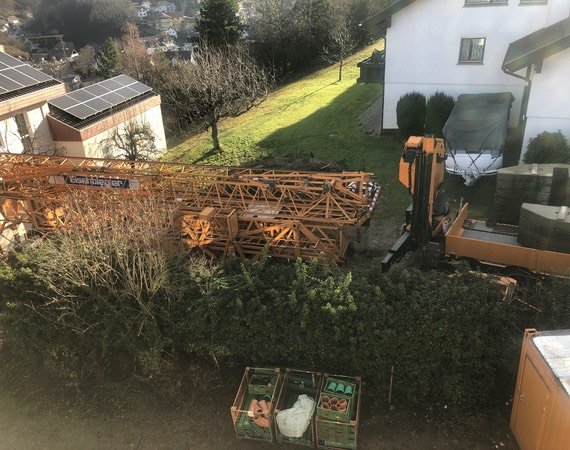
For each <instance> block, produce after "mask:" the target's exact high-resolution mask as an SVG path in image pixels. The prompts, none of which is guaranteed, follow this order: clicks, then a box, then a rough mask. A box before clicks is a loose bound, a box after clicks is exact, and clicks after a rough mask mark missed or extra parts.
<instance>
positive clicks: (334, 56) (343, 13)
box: [323, 1, 357, 81]
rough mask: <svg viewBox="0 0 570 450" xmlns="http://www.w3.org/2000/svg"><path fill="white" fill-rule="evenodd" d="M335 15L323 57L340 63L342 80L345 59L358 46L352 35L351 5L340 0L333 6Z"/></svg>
mask: <svg viewBox="0 0 570 450" xmlns="http://www.w3.org/2000/svg"><path fill="white" fill-rule="evenodd" d="M333 11H334V12H333V17H335V20H333V21H331V29H330V32H329V39H328V43H327V45H326V46H325V48H324V49H323V58H324V59H325V60H326V61H328V62H330V63H331V64H336V63H338V65H339V66H338V81H342V68H343V65H344V60H345V59H346V57H347V56H348V55H350V53H351V52H352V51H353V50H354V49H355V48H356V46H357V43H356V41H355V40H354V38H353V36H352V31H351V22H352V18H351V14H350V8H349V5H348V4H346V2H345V1H340V2H339V3H337V4H335V5H334V6H333Z"/></svg>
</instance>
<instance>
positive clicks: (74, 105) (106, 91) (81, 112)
mask: <svg viewBox="0 0 570 450" xmlns="http://www.w3.org/2000/svg"><path fill="white" fill-rule="evenodd" d="M150 91H151V88H150V87H149V86H147V85H146V84H143V83H141V82H139V81H136V80H134V79H133V78H131V77H129V76H127V75H119V76H116V77H114V78H109V79H108V80H105V81H101V82H100V83H96V84H93V85H91V86H87V87H86V88H83V89H78V90H77V91H73V92H70V93H69V94H65V95H62V96H61V97H57V98H54V99H53V100H50V101H49V104H50V105H53V106H55V107H56V108H59V109H61V110H63V111H65V112H66V113H68V114H71V115H72V116H74V117H77V118H78V119H80V120H85V119H87V118H89V117H91V116H94V115H95V114H99V113H101V112H103V111H106V110H108V109H110V108H112V107H114V106H117V105H120V104H121V103H124V102H127V101H129V100H132V99H134V98H136V97H138V96H139V95H143V94H146V93H147V92H150Z"/></svg>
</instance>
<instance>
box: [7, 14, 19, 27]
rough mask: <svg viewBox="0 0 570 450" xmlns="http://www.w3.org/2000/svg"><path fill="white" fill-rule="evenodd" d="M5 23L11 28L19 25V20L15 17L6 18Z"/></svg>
mask: <svg viewBox="0 0 570 450" xmlns="http://www.w3.org/2000/svg"><path fill="white" fill-rule="evenodd" d="M7 21H8V25H10V26H11V27H15V26H16V25H19V24H20V19H18V18H17V17H16V16H10V17H8V19H7Z"/></svg>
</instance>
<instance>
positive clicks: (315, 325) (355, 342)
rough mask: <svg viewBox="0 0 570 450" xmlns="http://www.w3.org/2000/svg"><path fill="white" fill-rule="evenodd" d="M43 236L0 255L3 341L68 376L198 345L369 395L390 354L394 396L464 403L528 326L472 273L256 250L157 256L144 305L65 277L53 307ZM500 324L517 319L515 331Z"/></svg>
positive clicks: (90, 376) (129, 370)
mask: <svg viewBox="0 0 570 450" xmlns="http://www.w3.org/2000/svg"><path fill="white" fill-rule="evenodd" d="M51 245H52V244H48V246H47V247H45V246H46V244H45V243H43V244H41V243H38V244H37V245H36V246H35V247H34V248H30V249H28V250H26V251H24V252H23V253H22V254H20V255H19V256H18V257H16V258H15V259H13V260H12V262H11V263H10V264H8V263H7V262H5V261H2V262H0V312H1V313H2V315H1V317H0V319H1V321H2V322H3V323H4V325H5V327H6V328H7V329H8V336H10V347H11V349H12V351H13V352H15V353H16V354H18V355H20V357H21V358H22V359H24V360H26V361H28V362H34V363H36V364H38V365H39V367H41V368H43V370H45V371H46V372H47V373H48V374H49V375H51V376H52V377H53V378H56V379H58V380H63V381H66V382H67V383H70V384H72V385H75V386H79V387H80V386H82V385H89V384H92V383H93V381H94V380H95V381H97V382H100V381H105V380H109V379H112V380H116V379H118V378H121V377H124V378H129V379H130V377H132V374H133V373H138V374H143V375H145V376H147V377H148V376H150V375H153V374H160V373H161V370H162V363H161V357H162V356H163V355H165V354H168V355H177V356H178V357H180V358H182V359H187V358H195V357H197V356H204V355H206V356H208V357H213V358H215V359H216V360H217V361H219V360H221V359H224V358H226V359H229V360H231V361H234V362H239V363H243V364H248V365H249V364H253V365H269V366H282V367H299V368H305V369H309V370H310V369H312V370H320V371H330V372H333V373H346V374H354V375H361V376H363V377H364V378H365V380H366V382H367V383H368V387H367V390H369V391H370V392H375V393H376V394H378V395H381V396H385V395H386V393H387V389H388V383H389V374H390V369H391V367H392V366H394V374H395V375H394V388H393V396H394V399H395V401H397V402H400V403H407V404H410V405H423V406H426V405H430V404H436V403H444V404H447V405H449V406H456V407H463V408H466V409H471V408H477V407H480V406H482V405H485V404H487V403H489V402H493V401H496V400H499V401H501V400H504V399H507V398H509V396H510V395H512V390H511V386H509V387H508V388H506V389H505V388H504V386H505V385H504V383H503V381H504V380H509V382H510V381H512V380H514V374H515V371H516V363H517V361H518V359H517V357H518V351H519V348H518V347H517V346H516V345H513V343H514V342H517V341H520V338H521V336H522V326H530V325H532V324H533V321H532V320H531V319H529V318H528V317H527V316H524V322H522V321H521V320H520V317H519V312H517V311H515V310H513V308H512V306H509V305H508V304H506V303H505V302H503V301H502V299H501V294H500V292H499V289H498V287H497V285H496V284H494V283H493V282H492V281H490V280H489V279H488V278H485V277H481V276H478V275H476V274H472V273H464V274H459V275H457V276H453V277H449V276H447V275H445V274H443V273H438V272H428V273H423V272H420V271H417V270H394V271H392V272H390V273H389V274H381V273H380V272H379V269H377V268H373V269H371V270H366V271H363V272H357V273H350V272H346V271H345V270H342V269H341V268H339V267H337V266H334V265H331V266H323V265H319V264H316V263H305V262H302V261H297V262H294V263H273V262H271V261H269V260H267V259H262V260H261V261H259V262H257V263H255V264H252V263H248V262H242V261H239V260H231V261H227V262H226V263H224V264H223V265H222V266H221V267H216V266H213V265H211V264H210V263H207V262H205V261H203V260H193V261H190V262H188V267H187V268H185V269H184V270H180V267H177V266H170V264H175V261H172V262H168V264H167V265H166V266H165V267H166V272H165V273H164V274H161V275H160V276H161V286H162V287H161V289H160V290H159V291H157V294H156V295H155V296H154V297H153V301H152V308H150V309H149V303H145V302H140V301H137V299H136V298H131V297H130V296H124V295H123V294H122V293H121V292H119V291H114V290H105V289H106V288H105V287H102V288H100V289H98V292H96V293H95V295H94V291H92V290H85V291H82V290H81V289H79V290H77V289H76V290H75V291H74V292H70V295H71V296H72V298H73V299H74V300H79V301H78V302H77V304H78V305H79V306H78V309H77V310H76V311H73V314H68V313H66V314H65V315H64V317H63V319H61V313H62V311H61V310H60V309H59V306H58V304H57V303H54V302H53V301H50V300H49V298H50V293H49V292H45V291H46V289H47V290H49V287H48V286H46V285H45V281H44V280H45V273H42V271H43V270H44V269H43V268H42V265H43V262H42V261H44V258H58V254H57V253H56V252H54V251H52V250H55V249H52V250H49V246H51ZM133 245H135V244H133ZM46 249H47V250H49V251H46ZM90 251H109V252H110V254H112V253H113V250H112V249H105V248H99V249H82V250H81V252H82V257H84V258H89V254H88V252H90ZM62 255H64V253H63V252H62ZM61 257H62V258H63V257H64V256H61ZM61 264H62V265H63V264H65V263H64V262H63V261H62V262H61ZM50 267H54V264H53V262H52V263H51V264H50ZM55 267H57V265H55ZM184 273H186V274H188V273H189V274H190V275H189V276H188V275H184V276H182V274H184ZM85 277H86V279H85V281H86V286H87V287H88V286H94V285H97V283H95V284H92V282H93V281H94V280H91V279H90V278H89V277H90V275H89V272H86V273H85ZM564 286H565V287H564V288H561V287H560V286H557V287H556V288H555V289H552V291H550V290H549V287H548V286H547V285H544V286H543V288H542V290H541V291H540V292H539V293H537V294H536V296H535V297H532V296H531V297H530V298H533V301H537V302H539V303H538V306H539V307H540V308H541V309H543V310H544V311H550V312H551V313H552V314H554V315H556V317H557V320H558V322H556V325H559V326H564V325H565V324H566V326H567V327H570V319H569V318H570V306H569V304H568V302H567V297H566V296H567V295H568V294H569V292H568V291H569V290H570V289H569V288H568V285H567V284H565V285H564ZM544 305H546V306H544ZM70 313H71V311H70ZM58 318H59V320H58ZM73 318H78V319H73ZM72 319H73V320H72ZM513 323H520V324H522V326H521V328H520V329H519V330H518V331H517V330H516V328H514V327H513V326H512V324H513ZM543 323H548V321H547V320H546V321H543ZM513 355H514V357H513Z"/></svg>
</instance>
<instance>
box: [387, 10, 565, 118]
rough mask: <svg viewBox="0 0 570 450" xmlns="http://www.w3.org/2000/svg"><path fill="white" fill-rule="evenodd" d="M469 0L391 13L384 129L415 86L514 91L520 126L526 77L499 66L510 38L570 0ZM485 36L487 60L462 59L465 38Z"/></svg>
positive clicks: (555, 14)
mask: <svg viewBox="0 0 570 450" xmlns="http://www.w3.org/2000/svg"><path fill="white" fill-rule="evenodd" d="M464 5H465V0H417V1H416V2H414V3H412V4H411V5H409V6H408V7H406V8H404V9H403V10H401V11H400V12H398V13H396V14H395V15H394V16H392V25H391V27H390V28H388V30H387V35H386V77H385V86H384V118H383V127H384V129H395V128H397V127H398V125H397V119H396V104H397V102H398V99H399V98H400V97H401V96H402V95H404V94H406V93H408V92H411V91H419V92H422V93H423V94H425V95H426V97H429V96H430V95H431V94H433V93H434V92H435V91H438V90H440V91H443V92H445V93H446V94H449V95H452V96H454V97H457V96H458V95H459V94H476V93H485V92H511V93H512V94H513V96H514V97H515V101H514V103H513V108H512V110H511V117H510V125H511V126H516V125H517V122H518V119H519V113H520V106H521V99H522V95H523V89H524V85H525V82H524V81H523V80H520V79H517V78H515V77H512V76H509V75H507V74H505V73H503V71H502V70H501V66H502V63H503V59H504V57H505V53H506V51H507V48H508V46H509V44H510V43H511V42H513V41H515V40H517V39H520V38H522V37H524V36H526V35H528V34H529V33H532V32H533V31H536V30H538V29H540V28H543V27H545V26H549V25H552V24H553V23H556V22H558V21H560V20H562V19H565V18H566V17H568V15H569V13H570V1H568V0H548V3H547V4H537V5H520V1H519V0H510V1H509V4H507V5H500V6H467V7H466V6H464ZM480 37H484V38H486V43H485V54H484V60H483V64H458V60H459V48H460V42H461V38H480Z"/></svg>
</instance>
